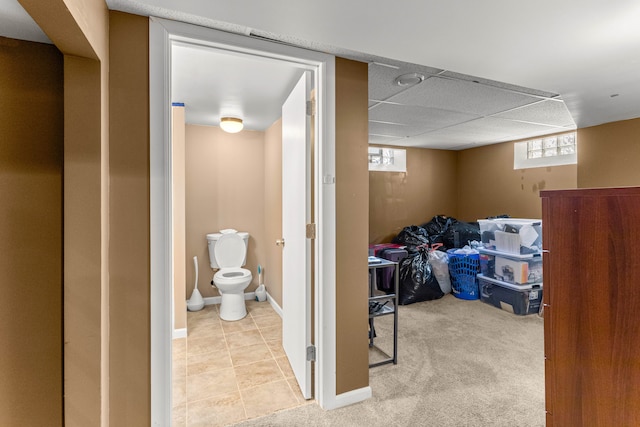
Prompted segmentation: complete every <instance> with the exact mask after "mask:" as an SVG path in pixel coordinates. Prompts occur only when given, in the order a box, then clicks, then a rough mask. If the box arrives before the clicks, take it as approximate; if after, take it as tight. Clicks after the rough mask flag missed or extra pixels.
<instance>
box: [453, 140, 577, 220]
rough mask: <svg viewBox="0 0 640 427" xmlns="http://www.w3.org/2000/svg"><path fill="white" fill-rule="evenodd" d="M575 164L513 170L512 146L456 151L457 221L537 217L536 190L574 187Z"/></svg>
mask: <svg viewBox="0 0 640 427" xmlns="http://www.w3.org/2000/svg"><path fill="white" fill-rule="evenodd" d="M576 171H577V167H576V165H568V166H555V167H544V168H532V169H520V170H514V169H513V143H512V142H507V143H503V144H494V145H487V146H483V147H478V148H472V149H469V150H463V151H460V152H458V218H459V219H461V220H465V221H475V220H477V219H479V218H486V217H488V216H495V215H501V214H507V215H510V216H512V217H518V218H541V216H542V204H541V202H540V196H539V193H540V190H556V189H562V188H576V186H577V179H576Z"/></svg>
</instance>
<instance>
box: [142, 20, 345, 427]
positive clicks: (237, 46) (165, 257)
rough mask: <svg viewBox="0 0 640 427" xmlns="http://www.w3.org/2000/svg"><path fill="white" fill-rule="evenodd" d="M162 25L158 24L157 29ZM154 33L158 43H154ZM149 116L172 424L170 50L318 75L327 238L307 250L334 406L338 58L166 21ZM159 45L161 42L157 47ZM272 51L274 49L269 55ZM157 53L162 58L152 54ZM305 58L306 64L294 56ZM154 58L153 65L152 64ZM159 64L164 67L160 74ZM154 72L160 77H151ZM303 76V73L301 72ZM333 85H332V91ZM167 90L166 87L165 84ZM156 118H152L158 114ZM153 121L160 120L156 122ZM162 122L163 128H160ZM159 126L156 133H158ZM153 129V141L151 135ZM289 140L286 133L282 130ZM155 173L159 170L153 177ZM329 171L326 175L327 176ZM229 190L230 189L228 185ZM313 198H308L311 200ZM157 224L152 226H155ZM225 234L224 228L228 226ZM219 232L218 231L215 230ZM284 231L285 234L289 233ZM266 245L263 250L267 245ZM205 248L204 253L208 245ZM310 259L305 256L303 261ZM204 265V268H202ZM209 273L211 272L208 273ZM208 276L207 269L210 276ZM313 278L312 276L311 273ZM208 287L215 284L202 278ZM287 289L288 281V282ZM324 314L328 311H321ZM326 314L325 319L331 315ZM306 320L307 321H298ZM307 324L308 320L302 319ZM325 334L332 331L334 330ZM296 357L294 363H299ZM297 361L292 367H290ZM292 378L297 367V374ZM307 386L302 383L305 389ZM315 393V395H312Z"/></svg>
mask: <svg viewBox="0 0 640 427" xmlns="http://www.w3.org/2000/svg"><path fill="white" fill-rule="evenodd" d="M154 24H157V25H154ZM154 33H155V35H156V36H157V39H156V38H154ZM151 40H152V42H151V63H152V64H151V76H152V77H151V82H152V83H151V86H152V89H151V105H152V107H151V109H152V120H151V121H152V146H151V158H152V167H151V168H152V176H155V177H159V178H160V179H158V180H155V181H154V180H153V179H152V189H151V194H152V196H151V197H152V233H151V235H152V237H151V240H152V245H151V246H152V266H151V268H152V384H154V383H155V384H154V386H153V387H152V390H153V394H152V416H153V417H154V419H157V420H168V419H170V418H169V417H170V413H169V410H168V408H169V409H170V408H171V406H172V405H171V404H170V402H171V397H170V390H171V386H170V384H171V347H172V346H171V344H172V342H171V335H172V332H173V329H174V326H173V320H174V319H173V317H172V315H173V313H174V312H173V310H172V301H173V298H172V295H171V292H168V291H169V290H171V280H170V278H171V277H173V276H172V275H173V271H172V265H171V264H172V263H171V260H172V259H173V256H174V255H173V253H172V252H173V245H172V241H173V235H172V233H171V232H169V231H170V230H171V227H172V212H171V209H170V207H171V200H172V195H173V193H172V188H171V176H172V175H171V167H172V164H171V156H169V155H168V153H170V148H171V144H170V130H171V127H170V109H169V107H168V106H169V102H168V101H169V98H170V96H171V94H170V92H169V91H167V90H166V83H167V82H169V81H170V76H171V46H172V44H174V43H179V44H185V43H191V44H193V45H197V46H198V47H200V48H202V47H208V48H213V49H219V50H220V49H221V50H224V51H225V52H226V54H228V55H253V56H254V57H255V59H256V60H260V61H266V60H270V61H280V62H286V63H288V64H289V66H291V67H295V68H297V69H298V70H301V71H305V70H307V71H306V72H308V73H312V75H313V76H314V78H313V79H312V80H313V83H314V85H315V88H316V91H317V93H318V107H319V108H318V109H317V111H319V114H318V117H317V119H316V126H315V127H314V128H315V129H316V138H315V147H314V152H315V153H317V155H316V157H315V159H314V164H313V166H314V167H313V170H314V171H315V176H314V180H313V181H314V189H313V194H314V195H315V196H314V197H315V199H314V203H313V207H314V216H315V218H316V219H317V220H316V222H317V223H318V224H319V225H320V224H322V225H323V226H324V227H323V230H324V232H323V233H320V234H319V235H318V236H317V238H316V239H315V240H310V241H309V242H308V243H307V246H308V247H309V248H310V247H311V246H312V245H313V247H314V253H315V255H314V259H313V262H314V264H315V265H316V266H317V267H320V268H316V270H315V271H314V273H313V277H314V279H315V283H318V284H319V286H317V287H316V288H315V296H314V313H315V317H316V321H315V331H314V332H315V343H316V344H319V343H320V342H324V345H322V347H321V348H322V350H323V351H322V352H321V353H320V354H319V355H318V356H319V357H318V359H317V362H316V363H315V365H314V373H315V378H316V380H315V388H314V396H315V398H316V399H317V400H318V403H320V405H323V404H325V405H326V404H327V403H328V404H331V399H334V398H335V391H334V390H335V386H334V384H335V377H333V376H332V374H331V372H332V369H331V367H332V365H334V364H335V337H334V336H332V333H326V332H322V331H319V330H318V320H317V318H318V316H319V315H326V314H329V316H328V318H327V319H328V320H327V321H325V325H326V324H327V322H329V324H331V322H333V317H334V316H332V313H331V311H332V310H333V308H332V307H333V306H334V304H330V303H328V301H327V297H329V298H330V297H331V296H332V295H333V292H332V287H334V286H335V284H334V283H333V282H332V279H331V277H332V276H331V271H330V270H331V267H329V268H328V269H327V268H325V269H323V268H321V267H322V266H323V256H326V255H327V253H331V250H332V249H331V248H332V244H333V234H332V233H333V229H334V213H333V212H331V210H328V209H326V207H325V206H326V203H327V200H330V198H331V197H332V196H333V195H332V192H333V188H332V187H333V186H332V185H330V186H323V185H322V183H323V182H324V183H330V184H333V179H332V165H333V163H332V158H331V153H332V146H331V144H332V143H333V141H332V138H330V137H329V135H332V134H333V133H332V129H331V126H332V123H331V120H327V116H328V117H331V114H325V113H326V112H330V111H331V110H332V108H333V107H332V104H331V101H332V100H331V96H329V95H328V94H331V93H333V91H332V90H328V89H329V88H328V87H327V86H329V85H330V82H331V80H330V79H327V76H328V75H330V74H331V73H332V72H333V70H332V67H333V58H332V57H330V56H327V55H322V54H317V53H312V52H307V51H300V50H299V49H292V48H288V47H283V46H278V45H274V46H271V45H272V44H271V43H265V42H263V41H256V40H250V39H247V38H245V37H240V36H233V35H229V34H225V33H219V32H216V31H212V30H206V29H202V28H197V27H192V26H189V25H184V24H178V23H173V22H168V21H161V20H154V21H152V26H151ZM154 40H155V41H156V42H157V44H156V43H154ZM267 47H269V48H270V49H271V50H270V51H269V49H267V50H265V49H266V48H267ZM154 52H155V54H156V55H157V56H155V55H154ZM296 54H301V55H302V57H299V56H293V55H296ZM154 59H155V61H154ZM158 65H160V67H158ZM154 70H155V71H154ZM300 74H302V72H301V73H300ZM328 82H329V84H328ZM163 83H164V84H163ZM154 86H155V87H156V88H157V89H161V86H162V89H161V90H158V91H155V92H154ZM154 113H155V114H154ZM154 117H155V118H156V119H157V121H156V120H154ZM158 122H161V124H160V123H158ZM154 123H155V126H154ZM154 129H155V135H154ZM285 133H286V131H285ZM303 163H304V164H306V165H307V168H306V170H305V173H307V174H309V173H310V170H311V168H310V167H311V164H310V162H303ZM154 169H155V170H154ZM322 172H324V173H322ZM318 176H320V177H324V180H323V179H317V177H318ZM228 184H229V183H228ZM310 194H311V193H310ZM303 204H305V205H306V207H307V209H308V207H309V206H311V203H309V201H308V200H307V201H305V202H304V203H303ZM154 217H155V219H154ZM225 227H226V226H225ZM210 231H216V230H210ZM284 231H285V230H283V232H284ZM304 233H305V230H299V231H297V234H298V235H302V236H303V239H305V237H304ZM202 240H203V241H205V237H204V236H202ZM262 244H266V243H265V242H262ZM205 248H206V246H205ZM303 255H306V256H308V254H303ZM202 258H204V259H203V260H201V262H205V263H206V262H207V261H208V258H207V257H205V256H202ZM205 265H206V264H205ZM205 271H206V270H205ZM209 271H210V270H209ZM307 274H308V273H307ZM327 274H328V275H329V279H328V280H327V279H325V278H324V277H323V275H327ZM205 280H210V279H205ZM283 281H284V282H286V279H285V280H283ZM304 298H306V301H305V302H304V304H300V305H297V304H296V305H295V306H296V307H299V306H304V305H305V304H306V306H307V308H306V309H305V310H304V311H303V312H296V313H295V316H296V317H298V318H299V319H296V318H291V319H289V323H300V319H302V323H303V324H304V323H305V322H308V321H310V320H311V318H310V313H311V306H310V303H311V295H310V293H307V294H306V295H304ZM287 305H290V306H293V305H294V304H290V303H289V302H286V303H285V304H284V307H283V313H284V316H283V318H284V319H283V320H284V321H283V334H284V335H286V334H287V323H288V321H287ZM323 310H324V312H323ZM327 311H328V313H327ZM301 316H302V317H301ZM305 319H306V320H305ZM328 331H332V328H329V329H328ZM307 333H308V335H309V336H310V335H311V330H310V327H309V328H308V330H307ZM304 339H305V340H306V342H305V341H302V340H301V341H300V342H298V343H296V346H295V347H296V348H297V350H298V352H299V353H300V354H299V355H302V357H305V358H306V354H307V351H306V349H307V347H308V346H309V345H310V344H311V341H310V337H309V338H304ZM299 355H298V356H296V357H299ZM287 356H288V357H289V359H290V360H291V359H292V356H291V355H290V354H287ZM293 364H294V362H292V365H293ZM303 364H304V365H305V366H308V367H310V366H311V361H308V360H304V361H303ZM294 371H295V367H294ZM305 371H306V372H305V373H303V374H302V375H303V376H304V375H307V376H309V377H310V375H311V369H306V370H305ZM296 379H297V380H298V382H299V383H301V382H303V381H310V378H303V379H302V380H301V378H300V376H299V375H298V372H296ZM301 386H302V384H301ZM309 390H310V389H309Z"/></svg>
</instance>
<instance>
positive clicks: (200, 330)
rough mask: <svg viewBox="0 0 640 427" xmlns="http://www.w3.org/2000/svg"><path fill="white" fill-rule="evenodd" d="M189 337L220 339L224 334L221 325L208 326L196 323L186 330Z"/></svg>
mask: <svg viewBox="0 0 640 427" xmlns="http://www.w3.org/2000/svg"><path fill="white" fill-rule="evenodd" d="M188 334H189V338H205V337H209V338H217V339H221V338H222V337H223V336H224V332H223V331H222V327H215V328H212V327H209V325H198V326H197V327H195V328H190V329H189V330H188Z"/></svg>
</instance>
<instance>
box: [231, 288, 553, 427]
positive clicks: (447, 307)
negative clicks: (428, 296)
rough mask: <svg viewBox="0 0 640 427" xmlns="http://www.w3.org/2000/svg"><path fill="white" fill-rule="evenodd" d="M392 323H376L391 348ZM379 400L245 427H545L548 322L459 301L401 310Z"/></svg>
mask: <svg viewBox="0 0 640 427" xmlns="http://www.w3.org/2000/svg"><path fill="white" fill-rule="evenodd" d="M382 319H391V317H390V316H387V317H385V318H379V319H378V320H376V331H377V334H378V338H377V339H376V343H379V344H380V346H381V347H383V348H385V349H386V348H389V349H390V347H389V346H388V345H389V344H390V341H387V340H385V338H384V337H385V336H388V334H389V332H390V331H389V330H388V329H389V328H390V324H391V323H390V322H386V321H384V322H383V321H382ZM370 385H371V388H372V390H373V397H372V398H371V399H368V400H366V401H364V402H361V403H358V404H355V405H351V406H348V407H345V408H340V409H336V410H333V411H324V410H322V409H321V408H320V407H319V406H318V405H317V404H315V403H312V404H308V405H305V406H302V407H298V408H294V409H291V410H285V411H281V412H278V413H275V414H272V415H269V416H266V417H263V418H258V419H254V420H249V421H245V422H243V423H241V424H238V425H239V426H245V427H246V426H434V427H436V426H437V427H446V426H456V427H457V426H480V427H484V426H491V427H495V426H509V427H514V426H518V427H531V426H544V419H545V417H544V351H543V320H542V318H540V317H538V316H537V315H528V316H516V315H513V314H510V313H507V312H506V311H502V310H500V309H497V308H495V307H492V306H490V305H487V304H485V303H483V302H480V301H465V300H460V299H457V298H455V297H453V296H452V295H446V296H445V297H444V298H442V299H440V300H436V301H426V302H422V303H416V304H411V305H407V306H400V310H399V338H398V364H397V365H392V364H388V365H382V366H379V367H376V368H372V369H370Z"/></svg>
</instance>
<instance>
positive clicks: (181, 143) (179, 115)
mask: <svg viewBox="0 0 640 427" xmlns="http://www.w3.org/2000/svg"><path fill="white" fill-rule="evenodd" d="M184 114H185V111H184V106H181V107H172V108H171V117H172V126H171V157H172V158H171V168H172V171H171V179H172V180H173V183H172V192H173V194H172V202H173V204H172V206H171V207H172V210H173V218H172V220H173V253H174V256H173V310H174V311H173V329H174V330H175V329H185V328H186V327H187V304H186V299H185V295H186V288H185V286H186V282H185V279H186V273H187V272H186V268H187V267H191V268H193V267H192V266H193V263H192V262H189V261H190V260H188V259H186V257H185V248H186V237H185V230H186V227H185V204H184V198H185V186H184V183H185V133H186V131H185V122H184ZM187 298H190V295H188V296H187Z"/></svg>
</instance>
